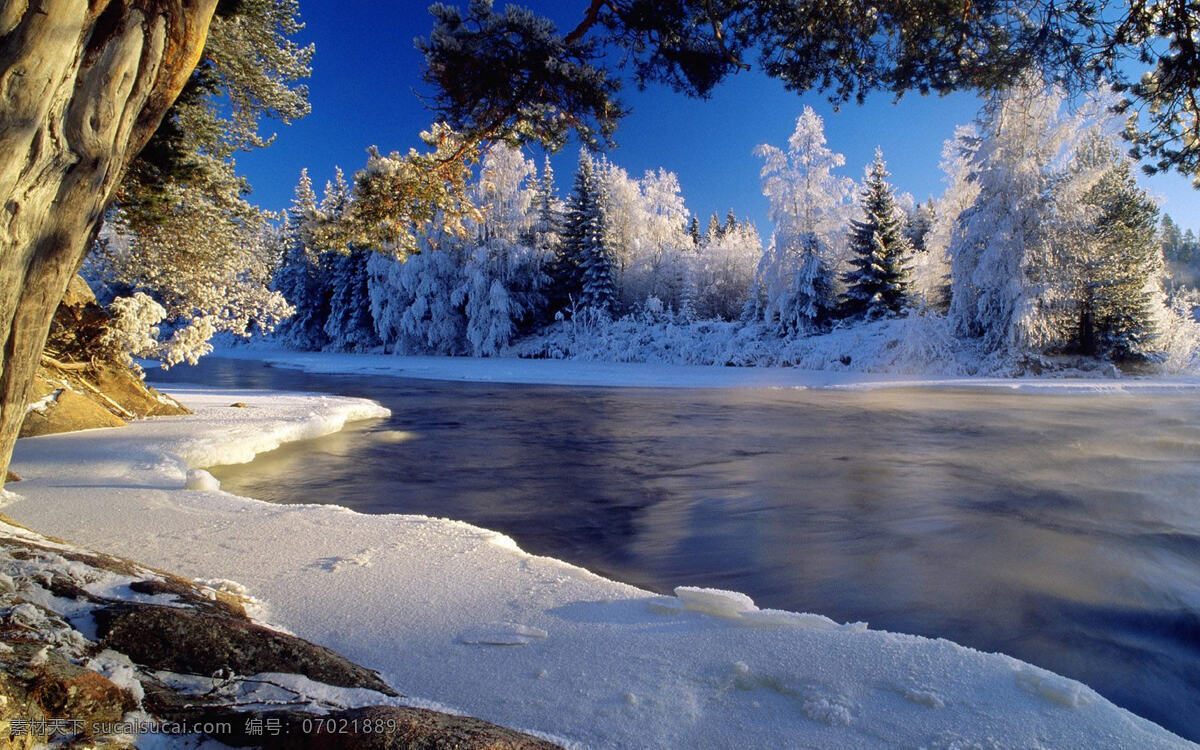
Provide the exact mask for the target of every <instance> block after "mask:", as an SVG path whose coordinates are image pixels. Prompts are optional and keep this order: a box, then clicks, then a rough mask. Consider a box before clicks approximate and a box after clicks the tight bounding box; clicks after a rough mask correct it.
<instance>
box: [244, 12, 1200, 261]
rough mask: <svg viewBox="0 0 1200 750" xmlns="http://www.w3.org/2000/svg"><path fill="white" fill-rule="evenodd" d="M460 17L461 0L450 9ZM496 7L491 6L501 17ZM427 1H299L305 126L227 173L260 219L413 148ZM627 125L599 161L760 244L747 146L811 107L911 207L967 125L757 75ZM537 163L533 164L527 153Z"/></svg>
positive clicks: (639, 115) (1156, 185)
mask: <svg viewBox="0 0 1200 750" xmlns="http://www.w3.org/2000/svg"><path fill="white" fill-rule="evenodd" d="M458 4H459V5H460V6H465V4H466V0H459V2H458ZM502 4H503V3H502V1H501V0H497V5H502ZM519 4H523V5H526V6H528V7H532V8H534V9H535V10H538V11H540V12H542V13H544V14H546V15H549V16H550V17H551V18H554V19H555V20H557V21H558V22H559V23H560V25H561V27H563V28H569V27H571V26H573V25H574V23H575V22H576V21H577V19H578V18H580V17H581V14H582V10H583V8H584V7H585V5H586V3H585V2H584V0H559V1H558V2H554V1H553V0H529V1H528V2H524V3H519ZM428 5H429V3H428V2H426V0H401V1H400V2H393V1H391V0H387V1H385V2H379V0H343V1H342V2H331V1H329V0H300V9H301V14H302V18H303V20H304V22H305V23H306V24H307V28H306V29H305V30H304V32H303V33H302V37H301V39H302V41H304V42H306V43H307V42H314V43H315V44H316V57H315V59H314V61H313V75H312V78H311V79H310V80H309V81H308V84H309V87H310V90H311V101H312V114H311V115H309V116H308V117H307V118H305V119H303V120H301V121H299V122H297V123H295V124H293V125H291V126H290V127H283V126H279V125H278V123H273V122H268V123H266V128H265V129H266V130H267V132H270V131H271V130H277V131H278V138H277V140H276V142H275V143H274V144H273V145H271V146H270V147H269V148H267V149H265V150H261V151H258V152H254V153H248V154H241V155H240V156H239V159H238V163H239V169H240V171H241V172H242V173H243V174H245V175H246V176H247V177H248V178H249V180H250V183H251V185H252V186H253V187H254V194H253V195H252V200H254V201H255V202H257V203H258V204H260V205H262V206H263V207H264V208H270V209H279V208H283V207H284V206H286V205H288V203H289V201H290V200H291V197H292V191H293V188H294V186H295V184H296V180H297V178H298V177H299V173H300V169H301V168H303V167H308V168H309V173H310V175H311V176H312V178H313V181H314V182H315V183H316V184H317V186H318V191H319V189H320V186H321V185H323V184H324V182H325V181H326V180H327V179H329V178H330V177H332V175H333V169H334V166H335V165H338V166H341V167H342V169H343V170H345V172H346V173H347V176H349V175H352V174H353V173H354V172H355V171H357V170H358V169H359V168H361V167H362V166H363V164H364V163H365V161H366V148H367V147H368V146H370V145H377V146H378V147H379V148H380V150H382V151H384V152H388V151H392V150H401V151H407V150H408V148H409V147H411V146H419V145H420V142H419V140H418V138H417V134H418V133H419V132H420V131H421V130H423V129H425V128H427V127H428V126H429V124H430V121H431V114H430V113H429V112H428V111H427V110H425V109H424V108H423V107H422V105H421V102H420V100H419V98H418V96H417V94H418V93H419V92H420V91H421V90H422V87H423V84H422V82H421V80H420V76H421V56H420V54H419V53H418V52H417V51H416V50H415V49H414V47H413V40H414V39H415V38H416V37H418V36H426V35H428V33H429V29H430V27H431V25H432V19H431V17H430V16H429V14H428V12H427V11H426V8H427V7H428ZM622 100H623V101H624V103H625V104H627V105H629V106H631V107H632V108H633V113H632V114H631V115H630V116H628V117H627V118H625V120H624V121H623V122H622V124H621V127H620V129H619V130H618V132H617V142H618V146H617V148H615V149H613V150H612V151H611V153H610V158H611V159H612V160H613V161H614V162H615V163H617V164H619V165H620V166H622V167H624V168H625V169H626V170H628V171H629V173H630V174H631V175H632V176H640V175H641V173H642V172H643V171H645V170H646V169H653V168H657V167H660V166H661V167H664V168H666V169H668V170H671V171H673V172H675V173H676V174H678V175H679V180H680V183H681V184H682V187H683V193H684V197H685V198H686V200H687V204H688V207H689V208H690V209H691V211H692V212H693V213H695V214H698V215H699V216H700V217H701V221H702V223H703V222H704V221H707V217H708V215H709V214H711V213H713V212H714V211H716V212H719V213H720V214H721V215H722V216H724V214H725V212H726V211H727V210H728V209H729V208H733V210H734V212H735V213H737V214H738V216H742V217H748V218H751V219H753V220H754V221H755V222H756V223H757V224H758V226H759V229H760V231H761V232H762V233H763V235H764V239H765V238H766V236H767V235H768V234H769V232H770V226H769V224H768V223H767V221H766V210H767V203H766V199H765V198H763V197H762V195H761V192H760V190H759V178H758V171H759V167H760V161H759V159H757V158H756V157H755V156H754V155H753V154H752V153H751V151H752V150H753V148H754V147H755V146H756V145H758V144H760V143H773V144H775V145H779V146H784V145H785V144H786V141H787V138H788V136H789V135H790V134H791V132H792V129H793V127H794V125H795V120H796V117H797V116H799V114H800V110H801V108H802V107H803V106H804V105H805V104H808V105H811V106H812V107H814V108H815V109H816V110H817V111H818V112H819V113H820V114H821V115H822V116H823V117H824V118H825V130H826V136H827V138H828V140H829V145H830V147H831V148H833V149H834V150H835V151H839V152H841V153H843V154H845V155H846V167H845V169H844V171H843V173H844V174H846V175H847V176H850V177H853V178H854V179H856V180H858V179H861V177H862V170H863V167H864V166H865V165H866V164H867V163H868V162H869V161H870V160H871V158H872V155H873V153H874V150H875V147H876V146H877V145H878V146H881V147H882V148H883V151H884V157H885V158H886V159H887V161H888V167H889V169H890V170H891V172H892V182H893V183H894V184H895V185H896V186H897V188H898V189H900V190H903V191H908V192H911V193H912V194H913V195H914V196H915V197H916V198H917V199H918V200H923V199H924V198H926V197H928V196H930V195H937V194H939V193H940V192H941V191H942V187H943V186H942V183H941V178H942V175H941V171H940V170H939V169H938V167H937V164H938V160H939V154H940V151H941V146H942V141H943V140H945V139H946V138H948V137H950V136H951V134H952V133H953V131H954V127H955V126H956V125H958V124H962V123H967V122H970V121H971V119H972V118H973V117H974V115H975V112H976V110H977V108H978V100H977V99H976V98H975V97H973V96H971V95H970V94H956V95H953V96H950V97H921V96H918V95H910V96H906V97H905V98H904V99H903V100H902V101H901V102H900V104H899V105H893V102H892V98H891V97H890V96H888V95H887V94H883V93H880V94H876V95H874V96H872V97H871V98H870V99H868V101H867V103H866V104H865V105H863V106H858V105H855V104H848V105H846V106H844V107H843V108H842V110H841V111H840V112H838V113H834V112H833V111H832V108H831V107H830V106H829V105H828V104H826V103H825V101H824V99H823V98H822V96H821V95H820V94H817V93H812V92H810V93H807V94H804V95H797V94H794V93H789V92H787V91H784V89H783V87H782V86H781V85H780V84H779V83H777V82H776V81H773V80H771V79H768V78H766V77H765V76H762V75H760V74H758V73H742V74H739V75H737V76H734V77H732V78H730V79H729V80H727V81H726V82H725V83H723V84H722V85H721V86H720V87H719V88H718V90H717V91H716V92H715V94H714V96H713V97H712V98H711V99H708V100H693V99H688V98H687V97H684V96H682V95H680V94H676V93H674V92H673V91H671V90H670V89H668V88H666V87H662V86H655V87H652V88H649V89H647V90H646V91H637V90H636V88H635V87H633V86H632V85H631V86H630V87H629V88H628V89H626V91H625V92H624V93H623V95H622ZM530 155H531V156H533V157H534V158H535V159H536V160H537V161H538V163H539V165H540V163H541V154H540V152H539V153H536V154H535V153H533V152H530ZM577 155H578V146H568V147H567V148H566V149H565V150H564V151H563V152H561V153H560V154H558V155H557V156H556V157H554V162H553V163H554V168H555V171H556V176H557V181H558V186H559V190H560V192H561V193H564V194H565V193H566V191H567V190H569V188H570V179H571V174H572V172H573V171H574V163H575V159H576V157H577ZM1143 185H1145V186H1146V187H1148V188H1150V189H1151V190H1152V191H1153V192H1154V193H1155V194H1156V195H1158V196H1159V197H1160V200H1162V203H1163V210H1165V211H1166V212H1168V213H1170V214H1171V215H1172V217H1173V218H1174V219H1175V220H1176V221H1177V222H1178V223H1179V224H1181V225H1182V226H1184V227H1193V228H1197V229H1200V191H1196V190H1194V189H1192V188H1191V186H1190V184H1189V183H1188V182H1187V180H1185V179H1184V178H1182V177H1179V176H1176V175H1173V174H1172V175H1167V176H1159V177H1155V178H1152V179H1145V178H1143Z"/></svg>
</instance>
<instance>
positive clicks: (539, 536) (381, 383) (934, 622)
mask: <svg viewBox="0 0 1200 750" xmlns="http://www.w3.org/2000/svg"><path fill="white" fill-rule="evenodd" d="M150 379H151V381H152V382H155V383H160V384H165V383H169V382H172V381H175V382H201V383H205V384H210V385H222V386H233V387H243V388H272V389H285V390H301V391H323V392H329V393H338V394H345V395H354V396H366V397H369V398H372V399H375V400H377V401H379V402H381V403H383V404H384V405H385V406H387V407H389V408H390V409H391V410H392V417H391V419H390V420H388V421H386V422H382V423H372V424H366V425H358V426H352V427H351V428H350V429H349V430H347V431H344V432H341V433H337V434H335V435H331V436H329V437H325V438H321V439H318V440H313V441H307V442H302V443H296V444H292V445H288V446H285V447H284V448H282V449H280V450H277V451H275V452H273V453H270V454H266V455H264V456H261V457H260V458H258V459H257V460H255V461H254V462H253V463H251V464H247V465H243V466H235V467H224V468H220V469H217V470H214V472H213V473H215V474H216V475H217V476H218V477H219V478H220V479H221V480H222V483H223V488H224V489H226V490H229V491H232V492H236V493H238V494H243V495H248V496H251V497H257V498H261V499H264V500H271V501H276V502H298V503H314V502H316V503H335V504H338V505H344V506H347V507H349V508H353V509H355V510H358V511H361V512H364V513H391V512H397V513H419V514H424V515H431V516H441V517H449V518H455V519H461V520H465V521H469V522H471V523H474V524H477V525H480V526H484V527H487V528H491V529H496V530H498V531H502V532H504V533H506V534H508V535H510V536H512V537H513V538H514V539H516V541H517V542H518V543H519V544H520V545H521V547H523V548H524V549H526V550H528V551H530V552H534V553H537V554H544V555H550V556H553V557H558V558H561V559H564V560H568V561H570V562H573V563H576V564H578V565H582V566H584V567H587V568H589V569H591V570H594V571H596V572H598V573H602V574H604V575H607V576H609V577H613V578H617V579H620V580H623V581H627V582H629V583H633V584H637V585H640V586H643V587H646V588H649V589H654V590H658V591H669V590H670V589H671V588H672V587H674V586H678V585H701V586H715V587H720V588H728V589H733V590H737V591H743V592H745V593H747V594H750V595H751V596H752V597H753V598H754V600H755V601H756V602H757V603H758V604H760V605H761V606H764V607H777V608H782V609H790V610H798V611H811V612H819V613H821V614H825V615H828V616H830V617H833V618H834V619H837V620H839V621H853V620H865V621H867V622H869V623H870V624H871V625H872V626H873V627H877V628H884V629H887V630H894V631H902V632H909V633H916V634H920V635H926V636H943V637H946V638H949V639H951V640H954V641H956V642H958V643H961V644H963V645H968V646H973V647H975V648H978V649H981V650H986V651H1002V652H1004V653H1007V654H1010V655H1012V656H1015V657H1017V658H1020V659H1023V660H1025V661H1029V662H1032V663H1034V664H1038V665H1040V666H1043V667H1046V668H1048V669H1050V670H1053V671H1055V672H1058V673H1060V674H1064V675H1068V676H1070V677H1074V678H1076V679H1079V680H1082V681H1084V682H1086V683H1087V684H1089V685H1091V686H1092V687H1094V688H1096V689H1097V690H1098V691H1100V692H1101V693H1102V694H1104V695H1105V696H1106V697H1108V698H1109V699H1111V700H1112V701H1113V702H1115V703H1117V704H1118V705H1121V706H1123V707H1125V708H1128V709H1130V710H1132V711H1134V712H1135V713H1138V714H1140V715H1142V716H1145V717H1147V718H1149V719H1151V720H1153V721H1155V722H1157V723H1159V724H1161V725H1163V726H1165V727H1167V728H1168V729H1170V730H1172V731H1174V732H1177V733H1179V734H1182V735H1183V736H1185V737H1188V738H1190V739H1192V740H1198V739H1200V394H1197V393H1195V392H1193V393H1177V394H1146V395H1129V394H1107V395H1080V394H1073V395H1048V394H1032V393H1012V392H1006V391H1002V390H998V389H953V390H951V389H917V388H913V389H891V390H877V391H863V392H843V391H828V390H823V391H803V390H778V389H774V390H771V389H729V390H716V389H709V390H704V389H697V390H682V389H676V390H655V389H638V388H620V389H618V388H580V387H558V386H544V385H495V384H472V383H455V382H438V381H430V380H406V379H399V378H388V377H373V378H367V377H361V376H332V375H311V374H305V373H301V372H297V371H293V370H286V369H279V368H271V367H266V366H263V365H262V364H261V363H257V362H253V361H234V360H223V359H217V358H208V359H205V360H203V361H202V363H201V364H200V365H199V366H198V367H195V368H188V367H180V368H177V369H175V370H172V371H170V372H168V373H161V372H153V373H151V374H150Z"/></svg>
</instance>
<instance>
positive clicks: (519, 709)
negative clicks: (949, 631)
mask: <svg viewBox="0 0 1200 750" xmlns="http://www.w3.org/2000/svg"><path fill="white" fill-rule="evenodd" d="M387 359H391V358H387ZM174 395H176V396H177V397H178V398H180V400H181V401H183V402H184V403H185V404H186V405H187V406H188V407H190V408H192V409H194V410H195V411H196V415H195V416H193V417H186V418H163V419H158V420H153V421H148V422H143V423H138V424H135V425H133V426H131V427H127V428H122V429H120V430H109V431H103V430H97V431H91V432H88V433H76V434H67V435H54V436H48V437H41V438H33V439H28V440H22V441H20V442H19V444H18V446H17V454H16V460H15V462H14V468H15V470H16V471H17V472H18V473H20V474H21V475H22V476H24V477H25V478H26V479H25V481H23V482H21V483H20V484H19V485H15V486H14V488H15V489H17V490H19V492H20V497H13V496H11V495H10V496H9V501H8V504H7V506H6V507H5V509H4V511H5V513H7V514H9V515H11V516H12V517H13V518H15V519H16V520H18V521H20V522H21V523H25V524H28V525H30V526H32V527H33V528H36V529H38V530H40V531H43V532H46V533H50V534H54V535H58V536H61V537H64V538H66V539H69V540H71V541H72V542H76V543H79V544H82V545H85V546H88V547H92V548H94V549H98V550H102V551H106V552H111V553H115V554H120V555H126V556H130V557H133V558H135V559H137V560H139V561H141V562H143V563H145V564H149V565H154V566H158V567H162V568H166V569H169V570H172V571H174V572H177V573H182V574H185V575H190V576H196V577H203V578H206V579H207V578H219V579H229V580H232V581H237V582H239V583H240V584H243V585H245V586H247V587H248V589H249V590H250V592H251V593H252V594H253V595H254V596H256V597H258V598H260V599H261V600H263V601H264V602H265V605H266V606H267V608H268V609H267V612H266V615H265V616H266V617H268V618H269V619H270V620H271V621H273V622H276V623H278V624H280V625H282V626H283V627H286V628H287V629H289V630H291V631H293V632H295V633H296V634H297V635H300V636H301V637H304V638H307V639H310V640H313V641H315V642H317V643H321V644H323V645H326V646H329V647H331V648H333V649H335V650H338V651H340V652H342V653H344V654H345V655H346V656H348V657H349V658H351V659H353V660H355V661H358V662H359V663H362V664H364V665H366V666H369V667H374V668H376V669H379V670H381V672H382V675H383V677H384V678H385V679H386V680H387V681H389V682H390V683H392V684H393V685H395V686H396V687H398V688H399V689H400V690H401V691H403V692H405V693H407V694H408V695H410V696H418V697H421V698H424V699H428V700H433V701H438V702H440V703H443V704H451V705H453V706H455V707H457V708H459V709H461V710H463V711H466V712H467V713H470V714H472V715H475V716H479V717H480V718H484V719H488V720H491V721H495V722H497V723H501V724H505V725H508V726H511V727H514V728H519V729H524V730H533V731H537V732H538V733H541V734H543V735H546V736H551V737H556V738H559V741H560V742H564V743H567V744H570V745H573V746H581V747H654V748H666V747H797V746H803V747H856V748H858V747H895V746H906V747H930V748H950V747H1000V746H1003V747H1055V748H1073V747H1078V748H1092V747H1138V748H1168V747H1191V746H1192V745H1191V744H1190V743H1188V742H1186V741H1184V740H1182V739H1180V738H1178V737H1176V736H1174V735H1172V734H1170V733H1168V732H1167V731H1165V730H1163V729H1161V728H1159V727H1157V726H1155V725H1153V724H1151V723H1150V722H1148V721H1145V720H1143V719H1140V718H1138V717H1136V716H1133V715H1132V714H1130V713H1128V712H1127V711H1124V710H1122V709H1119V708H1117V707H1115V706H1113V705H1112V704H1111V703H1109V702H1108V701H1106V700H1104V699H1103V698H1102V697H1100V696H1099V695H1097V694H1096V693H1095V692H1093V691H1092V690H1090V689H1088V688H1087V687H1085V686H1083V685H1081V684H1079V683H1077V682H1074V681H1072V680H1068V679H1065V678H1062V677H1059V676H1057V675H1054V674H1051V673H1049V672H1046V671H1044V670H1041V669H1038V668H1036V667H1033V666H1030V665H1027V664H1024V663H1021V662H1019V661H1017V660H1015V659H1011V658H1009V657H1006V656H1002V655H997V654H983V653H980V652H977V651H973V650H971V649H967V648H963V647H960V646H958V645H955V644H953V643H951V642H949V641H945V640H929V639H925V638H919V637H915V636H907V635H898V634H892V633H885V632H880V631H872V630H868V629H866V628H865V626H864V625H863V624H861V623H852V624H848V625H841V624H838V623H835V622H833V621H831V620H829V619H827V618H824V617H821V616H819V615H806V614H797V613H787V612H779V611H774V610H760V609H758V608H757V607H756V606H755V604H754V603H753V602H752V601H751V600H750V599H749V598H748V597H745V596H744V595H740V594H736V593H731V592H722V591H717V590H712V589H694V588H690V589H683V588H681V589H679V590H677V591H676V595H675V596H668V597H663V596H655V595H653V594H651V593H649V592H646V591H642V590H639V589H636V588H634V587H631V586H626V585H623V584H620V583H616V582H613V581H609V580H605V579H603V578H600V577H598V576H595V575H592V574H591V573H588V572H587V571H585V570H582V569H580V568H577V567H574V566H571V565H568V564H566V563H563V562H560V561H557V560H553V559H549V558H541V557H534V556H531V555H528V554H525V553H524V552H522V551H521V550H520V549H518V548H517V546H516V545H515V544H514V543H513V541H512V540H511V539H509V538H508V537H505V536H503V535H501V534H497V533H495V532H491V531H487V530H484V529H480V528H477V527H473V526H470V525H468V524H465V523H461V522H456V521H447V520H439V519H433V518H426V517H419V516H401V515H389V516H368V515H361V514H357V513H353V512H351V511H349V510H346V509H344V508H339V507H336V506H329V505H289V506H279V505H270V504H266V503H262V502H259V501H255V500H250V499H245V498H240V497H236V496H233V495H230V494H227V493H224V492H220V491H218V490H206V489H185V484H186V483H187V482H188V477H187V474H188V471H189V470H197V469H202V468H204V467H206V466H210V465H212V464H214V463H217V462H223V461H245V460H249V459H250V458H251V457H252V456H253V455H254V454H255V453H256V452H260V451H264V450H269V449H270V448H271V447H273V446H275V445H278V444H279V443H280V442H283V441H286V440H295V439H301V438H304V437H310V436H313V435H317V434H322V433H325V432H329V431H332V430H336V429H338V428H339V427H340V426H341V425H342V424H343V423H345V422H346V421H347V420H350V419H356V418H370V417H375V416H381V415H382V414H383V413H384V412H383V411H382V410H381V409H380V408H379V407H378V406H375V405H373V404H371V403H369V402H364V401H359V400H354V399H345V398H323V397H315V396H298V395H283V394H262V393H254V394H252V393H247V392H241V393H239V392H230V391H214V390H185V389H177V390H176V391H175V393H174ZM235 402H238V403H241V404H243V405H242V406H232V405H231V404H233V403H235ZM398 449H401V450H402V449H403V448H402V447H401V448H398ZM193 477H195V475H193ZM196 484H197V483H196V482H195V481H193V486H195V485H196ZM199 484H201V485H203V484H204V483H203V482H200V483H199ZM311 500H313V501H314V502H323V501H331V500H336V487H331V488H330V494H329V495H327V496H323V497H313V498H311ZM563 738H565V739H563Z"/></svg>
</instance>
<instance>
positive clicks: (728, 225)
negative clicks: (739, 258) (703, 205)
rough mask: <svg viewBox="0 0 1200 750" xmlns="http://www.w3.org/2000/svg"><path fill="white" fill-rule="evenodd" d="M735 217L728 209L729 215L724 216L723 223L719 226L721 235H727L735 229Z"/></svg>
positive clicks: (731, 210)
mask: <svg viewBox="0 0 1200 750" xmlns="http://www.w3.org/2000/svg"><path fill="white" fill-rule="evenodd" d="M737 225H738V223H737V217H736V216H734V215H733V209H732V208H730V209H729V213H727V214H725V223H724V224H723V225H722V226H721V235H722V236H724V235H727V234H729V233H730V232H732V231H733V230H734V229H736V228H737Z"/></svg>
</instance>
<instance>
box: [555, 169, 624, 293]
mask: <svg viewBox="0 0 1200 750" xmlns="http://www.w3.org/2000/svg"><path fill="white" fill-rule="evenodd" d="M603 201H604V197H603V192H602V189H601V186H600V180H599V176H598V175H597V174H596V166H595V163H594V162H593V161H592V158H591V156H589V155H588V153H587V152H586V151H581V152H580V154H579V170H578V171H577V172H576V173H575V185H574V187H573V189H572V191H571V196H570V198H568V199H567V210H566V214H565V216H564V218H563V236H562V243H561V244H560V245H559V252H558V255H557V256H556V258H555V263H554V268H553V273H552V274H551V276H552V279H553V283H552V294H553V296H554V301H555V302H556V303H558V304H560V305H564V306H565V305H567V304H570V301H571V300H573V301H575V302H576V303H578V305H579V306H580V307H583V308H586V307H594V308H597V309H603V310H610V311H611V309H612V305H613V302H614V301H615V300H616V283H615V281H614V274H613V259H612V252H611V251H610V249H609V248H608V246H607V242H606V238H607V227H606V226H605V220H604V205H603Z"/></svg>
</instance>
